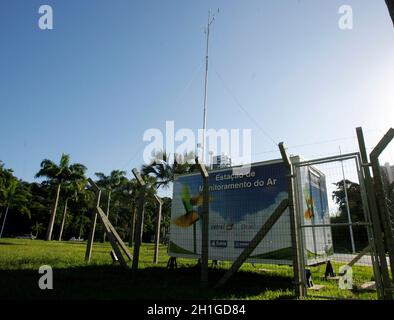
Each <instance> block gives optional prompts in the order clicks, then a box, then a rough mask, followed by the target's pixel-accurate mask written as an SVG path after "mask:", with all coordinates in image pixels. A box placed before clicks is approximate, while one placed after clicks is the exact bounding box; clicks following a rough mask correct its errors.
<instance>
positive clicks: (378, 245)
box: [356, 127, 392, 299]
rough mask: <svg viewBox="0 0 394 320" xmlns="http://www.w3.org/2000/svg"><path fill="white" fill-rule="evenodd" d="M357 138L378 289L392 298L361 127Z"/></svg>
mask: <svg viewBox="0 0 394 320" xmlns="http://www.w3.org/2000/svg"><path fill="white" fill-rule="evenodd" d="M356 131H357V139H358V144H359V148H360V154H361V159H362V162H363V163H362V169H363V172H364V179H365V189H366V191H367V198H368V204H369V211H370V213H371V219H372V225H373V233H374V241H373V243H374V245H375V251H376V253H377V262H378V268H379V270H380V275H381V277H380V278H377V279H375V280H376V284H377V289H378V297H379V299H392V294H391V292H390V290H388V289H389V288H390V287H391V285H390V278H389V273H388V267H387V261H386V253H385V250H384V242H383V237H382V229H381V224H380V218H379V212H378V208H377V204H376V197H375V190H374V186H373V183H372V178H371V173H370V170H369V163H368V156H367V152H366V148H365V141H364V135H363V131H362V128H361V127H358V128H357V129H356Z"/></svg>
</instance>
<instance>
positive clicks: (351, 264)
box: [347, 245, 371, 267]
mask: <svg viewBox="0 0 394 320" xmlns="http://www.w3.org/2000/svg"><path fill="white" fill-rule="evenodd" d="M370 251H371V246H370V245H367V246H366V247H365V248H364V249H363V250H362V251H361V252H360V253H359V254H358V255H357V256H355V257H354V258H353V259H352V261H350V262H349V263H348V264H347V265H348V266H349V267H353V266H354V265H355V264H356V263H357V261H358V260H360V259H361V258H362V257H363V256H365V255H366V254H367V253H368V252H370Z"/></svg>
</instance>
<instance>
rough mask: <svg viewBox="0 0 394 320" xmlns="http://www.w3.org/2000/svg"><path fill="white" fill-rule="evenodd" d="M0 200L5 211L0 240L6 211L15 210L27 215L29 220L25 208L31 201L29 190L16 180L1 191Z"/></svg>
mask: <svg viewBox="0 0 394 320" xmlns="http://www.w3.org/2000/svg"><path fill="white" fill-rule="evenodd" d="M2 198H3V201H4V205H5V207H6V209H5V215H4V219H3V224H2V226H1V230H0V238H1V236H2V235H3V231H4V226H5V222H6V220H7V215H8V210H9V209H10V208H11V209H12V208H13V209H17V210H19V211H20V212H21V213H23V214H27V215H28V216H29V218H30V210H29V208H28V207H27V205H28V203H29V201H30V199H31V194H30V192H29V189H28V188H27V187H26V186H25V185H23V184H22V183H20V181H18V180H17V179H16V178H13V179H12V180H11V181H10V182H9V184H8V186H6V187H5V188H4V189H3V190H2Z"/></svg>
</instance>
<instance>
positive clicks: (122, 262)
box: [96, 207, 131, 267]
mask: <svg viewBox="0 0 394 320" xmlns="http://www.w3.org/2000/svg"><path fill="white" fill-rule="evenodd" d="M96 212H97V214H98V216H99V218H100V220H101V223H102V224H103V228H104V230H105V233H106V234H107V235H108V240H109V242H110V243H111V246H112V249H113V251H114V252H115V255H116V257H117V258H118V259H119V263H120V265H121V266H122V267H127V264H126V261H125V260H124V258H123V256H122V253H121V252H120V250H119V247H118V246H117V245H116V239H115V233H113V230H111V226H112V225H111V224H110V223H109V221H108V219H107V217H106V216H105V213H104V211H103V210H102V209H101V208H100V207H96ZM120 241H121V242H119V243H122V240H120ZM123 250H124V249H123ZM125 253H126V254H127V253H128V255H129V258H130V257H131V254H130V253H129V252H128V251H125Z"/></svg>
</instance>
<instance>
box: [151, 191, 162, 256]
mask: <svg viewBox="0 0 394 320" xmlns="http://www.w3.org/2000/svg"><path fill="white" fill-rule="evenodd" d="M155 198H156V201H157V204H158V208H157V209H158V210H157V216H156V224H155V253H154V256H153V262H154V263H156V264H157V263H158V262H159V245H160V224H161V207H162V204H163V202H162V201H161V199H160V198H159V197H158V196H157V195H155Z"/></svg>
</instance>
